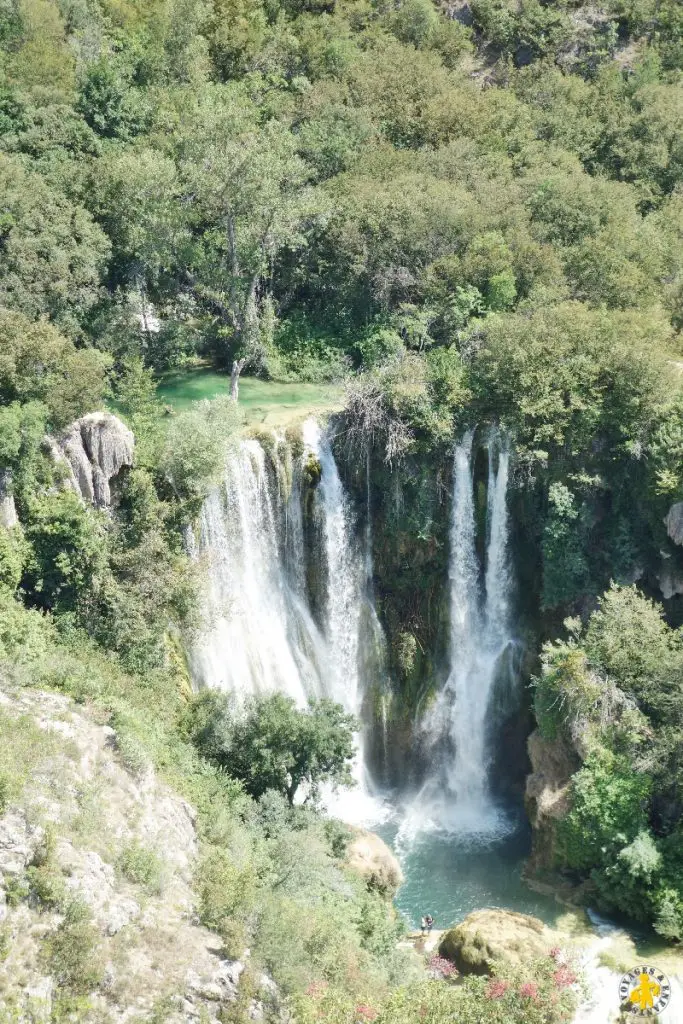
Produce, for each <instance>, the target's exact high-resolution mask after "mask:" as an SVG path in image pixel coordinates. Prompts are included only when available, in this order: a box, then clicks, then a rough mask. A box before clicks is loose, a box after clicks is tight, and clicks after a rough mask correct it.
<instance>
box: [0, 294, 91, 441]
mask: <svg viewBox="0 0 683 1024" xmlns="http://www.w3.org/2000/svg"><path fill="white" fill-rule="evenodd" d="M107 367H108V359H107V357H106V356H104V355H103V354H101V353H100V352H96V351H95V350H94V349H77V348H75V346H74V344H73V342H72V341H70V340H69V339H67V338H65V337H64V335H62V334H60V332H59V331H58V330H57V329H56V328H55V327H53V326H52V325H51V324H49V323H48V322H46V321H45V320H38V321H31V320H30V319H29V318H28V317H26V316H25V315H23V314H22V313H15V312H11V311H10V310H7V309H3V308H2V307H0V403H2V404H9V403H12V402H18V403H21V404H24V403H28V402H40V403H42V405H43V406H44V407H45V410H46V414H47V416H46V418H47V421H48V425H49V427H50V428H51V429H52V430H59V429H60V428H61V427H64V426H66V424H67V423H70V422H72V421H73V420H74V419H77V418H78V417H79V416H81V415H82V414H83V413H85V412H92V411H93V410H94V409H97V408H100V407H101V405H102V400H103V398H104V394H105V385H106V377H105V371H106V369H107Z"/></svg>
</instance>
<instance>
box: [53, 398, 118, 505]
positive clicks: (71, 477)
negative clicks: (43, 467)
mask: <svg viewBox="0 0 683 1024" xmlns="http://www.w3.org/2000/svg"><path fill="white" fill-rule="evenodd" d="M48 443H49V446H50V450H51V452H52V456H53V458H54V459H55V461H56V462H58V463H60V464H63V465H64V466H65V469H66V473H67V475H66V484H67V486H69V487H71V488H72V489H73V490H74V491H76V493H77V494H80V496H81V497H82V498H83V500H84V501H88V502H91V503H92V504H93V505H96V506H97V507H98V508H107V506H108V505H109V504H110V503H111V490H110V487H109V482H110V480H112V478H113V477H115V476H117V474H118V473H119V472H120V470H121V469H122V468H123V467H124V466H132V465H133V457H134V452H135V438H134V437H133V433H132V431H130V430H129V429H128V427H127V426H126V425H125V424H124V423H122V422H121V420H120V419H119V418H118V417H117V416H114V415H113V414H112V413H110V412H90V413H88V414H87V415H86V416H81V418H80V419H78V420H76V421H75V422H74V423H72V424H71V426H69V427H67V429H66V430H65V431H64V432H63V433H62V434H61V435H60V436H59V437H58V438H50V439H49V440H48Z"/></svg>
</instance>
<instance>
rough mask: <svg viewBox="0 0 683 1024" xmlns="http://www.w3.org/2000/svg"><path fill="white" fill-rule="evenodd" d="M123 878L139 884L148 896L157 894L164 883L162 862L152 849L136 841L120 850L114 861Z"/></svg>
mask: <svg viewBox="0 0 683 1024" xmlns="http://www.w3.org/2000/svg"><path fill="white" fill-rule="evenodd" d="M116 866H117V868H118V870H119V871H120V872H121V874H122V875H123V877H124V878H127V879H128V881H129V882H133V883H134V884H135V885H139V886H141V887H142V888H143V889H144V890H145V892H147V893H149V895H150V896H158V895H159V894H160V893H161V891H162V889H163V885H164V863H163V861H162V860H161V858H160V857H159V855H158V854H157V853H155V852H154V850H151V849H150V848H149V847H147V846H143V845H142V844H141V843H138V842H136V841H134V842H131V843H128V844H127V845H126V846H124V847H123V849H122V850H121V852H120V854H119V856H118V860H117V862H116Z"/></svg>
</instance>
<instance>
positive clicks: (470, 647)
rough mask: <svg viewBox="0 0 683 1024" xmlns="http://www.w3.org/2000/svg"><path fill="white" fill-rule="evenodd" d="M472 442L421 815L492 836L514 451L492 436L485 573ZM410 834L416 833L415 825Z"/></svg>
mask: <svg viewBox="0 0 683 1024" xmlns="http://www.w3.org/2000/svg"><path fill="white" fill-rule="evenodd" d="M473 440H474V431H473V430H469V431H467V432H466V433H465V435H464V437H463V438H462V440H461V441H460V443H459V444H457V445H456V449H455V455H454V461H453V497H452V509H451V527H450V562H449V587H450V595H449V597H450V638H449V639H450V669H449V674H448V678H447V680H446V683H445V685H444V686H443V688H442V690H441V691H440V693H439V694H438V696H437V699H436V701H435V702H434V705H433V707H432V708H431V709H430V711H429V713H428V714H427V715H426V716H425V720H424V723H423V733H424V736H425V740H426V743H427V745H428V747H429V748H430V750H431V752H432V755H431V761H432V763H433V765H434V768H433V769H432V771H431V773H430V777H429V778H428V779H427V782H426V783H425V785H424V787H423V789H422V791H421V793H420V795H419V797H418V800H417V801H416V812H417V813H418V814H419V815H420V817H421V820H422V823H423V824H424V823H425V817H426V818H427V821H428V822H429V823H430V824H431V826H432V827H435V826H436V827H443V828H457V829H458V830H459V831H465V832H467V831H471V832H489V831H491V830H494V831H497V830H499V829H500V828H501V827H502V825H503V822H502V819H501V817H500V815H499V813H498V812H497V811H496V809H495V807H494V805H493V801H492V798H491V793H490V787H489V762H490V754H489V744H490V732H491V715H492V697H493V692H494V689H495V687H496V683H497V680H498V678H499V675H500V673H501V669H502V668H503V667H504V662H505V655H506V652H507V651H508V648H509V647H510V645H511V643H512V641H513V638H512V633H511V628H510V622H509V603H510V588H511V573H510V568H509V561H508V513H507V486H508V471H509V452H508V449H507V445H506V444H505V442H504V441H503V440H502V439H501V437H500V435H499V434H498V433H497V432H496V431H494V430H492V431H491V432H490V433H489V437H488V483H487V510H486V512H487V514H486V540H487V543H486V558H485V567H484V571H483V572H482V566H481V565H480V562H479V559H478V557H477V543H476V542H477V522H476V514H475V499H474V475H473V465H472V462H473V460H472V451H473ZM482 576H483V588H482ZM410 827H411V828H413V829H414V828H415V821H413V822H412V824H411V826H410ZM418 827H419V825H418Z"/></svg>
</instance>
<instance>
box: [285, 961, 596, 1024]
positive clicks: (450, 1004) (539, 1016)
mask: <svg viewBox="0 0 683 1024" xmlns="http://www.w3.org/2000/svg"><path fill="white" fill-rule="evenodd" d="M425 966H426V968H427V973H428V976H429V977H428V980H423V981H416V982H412V983H406V984H404V985H402V986H401V987H400V988H398V989H395V990H394V991H393V992H391V993H387V992H386V991H385V992H384V993H380V992H376V993H374V996H373V998H372V999H367V1000H364V1001H362V1002H361V1001H359V1000H358V999H357V998H356V999H351V998H349V997H348V996H345V995H344V994H342V993H341V992H339V991H338V990H335V989H334V988H333V987H332V986H330V987H329V988H328V989H326V988H321V987H317V986H316V987H315V988H314V989H313V991H312V992H311V994H310V996H307V997H306V999H305V1001H304V1002H303V1003H299V1004H297V1018H296V1019H297V1022H298V1024H366V1022H373V1024H444V1022H445V1021H454V1022H455V1021H457V1024H571V1021H572V1020H573V1018H574V1015H575V1012H576V1007H577V1005H578V1002H579V1000H580V998H581V996H582V991H581V981H580V971H579V969H578V966H577V965H576V964H575V963H574V961H573V959H572V957H571V956H570V955H569V954H567V953H565V952H564V951H562V950H559V949H557V950H551V951H550V953H549V954H548V955H546V956H544V957H541V958H540V959H538V960H532V961H529V962H523V963H521V964H514V965H513V964H502V963H500V964H498V963H496V964H492V965H491V968H490V974H489V976H488V977H479V976H474V975H467V976H461V975H460V974H459V973H458V971H457V970H456V968H455V965H454V964H453V963H451V961H449V960H446V959H445V958H444V957H440V956H436V955H435V956H432V957H431V958H430V959H429V960H427V961H426V964H425Z"/></svg>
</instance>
